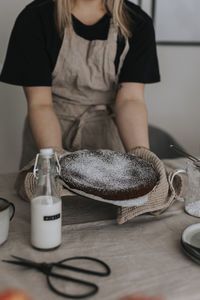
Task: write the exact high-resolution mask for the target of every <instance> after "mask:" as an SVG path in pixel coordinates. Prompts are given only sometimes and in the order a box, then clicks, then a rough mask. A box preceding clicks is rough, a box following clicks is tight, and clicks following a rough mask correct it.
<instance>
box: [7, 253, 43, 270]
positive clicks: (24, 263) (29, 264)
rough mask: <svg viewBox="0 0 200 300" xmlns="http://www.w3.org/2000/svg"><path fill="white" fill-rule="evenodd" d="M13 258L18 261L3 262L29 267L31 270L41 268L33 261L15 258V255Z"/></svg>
mask: <svg viewBox="0 0 200 300" xmlns="http://www.w3.org/2000/svg"><path fill="white" fill-rule="evenodd" d="M11 256H12V257H13V258H15V259H16V260H7V259H4V260H2V261H3V262H6V263H10V264H14V265H19V266H24V267H29V268H37V267H38V266H39V264H38V263H35V262H33V261H31V260H28V259H24V258H22V257H18V256H15V255H11Z"/></svg>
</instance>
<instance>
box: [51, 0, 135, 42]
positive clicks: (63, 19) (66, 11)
mask: <svg viewBox="0 0 200 300" xmlns="http://www.w3.org/2000/svg"><path fill="white" fill-rule="evenodd" d="M53 1H54V2H55V21H56V25H57V28H58V31H59V34H60V36H62V35H63V33H64V30H65V28H67V31H68V33H69V35H70V32H71V29H72V16H71V11H72V3H73V2H74V0H53ZM103 6H104V8H105V10H106V11H107V12H109V13H110V15H111V16H112V18H113V21H114V24H115V25H116V26H117V27H118V28H119V29H120V33H121V34H122V35H123V36H125V37H131V35H132V34H131V30H130V24H131V18H130V14H129V8H128V7H127V5H126V4H125V2H124V0H103Z"/></svg>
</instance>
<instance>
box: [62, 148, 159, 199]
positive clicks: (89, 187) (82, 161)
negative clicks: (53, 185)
mask: <svg viewBox="0 0 200 300" xmlns="http://www.w3.org/2000/svg"><path fill="white" fill-rule="evenodd" d="M60 165H61V179H62V180H63V181H64V183H65V184H66V186H67V187H68V188H69V189H71V190H73V191H74V190H75V191H80V192H83V193H84V194H86V195H87V194H89V195H94V196H97V197H101V198H103V199H107V200H118V201H123V200H128V199H134V198H138V197H141V196H144V195H146V194H148V193H149V192H150V191H151V190H152V189H153V188H154V186H155V185H156V183H157V180H158V176H157V173H156V171H155V170H154V168H153V166H152V165H151V164H150V163H148V162H146V161H145V160H143V159H141V158H139V157H136V156H133V155H131V154H128V153H121V152H117V151H112V150H107V149H100V150H86V149H84V150H78V151H75V152H73V153H71V154H68V155H64V156H63V157H61V159H60Z"/></svg>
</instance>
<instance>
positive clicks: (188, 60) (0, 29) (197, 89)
mask: <svg viewBox="0 0 200 300" xmlns="http://www.w3.org/2000/svg"><path fill="white" fill-rule="evenodd" d="M174 1H175V0H174ZM29 2H30V1H29V0H15V1H13V0H1V2H0V40H1V43H0V64H1V65H2V64H3V61H4V58H5V53H6V49H7V44H8V39H9V36H10V32H11V28H12V26H13V23H14V20H15V18H16V16H17V14H18V13H19V11H21V9H22V8H23V7H24V6H25V5H26V4H27V3H29ZM144 4H145V9H147V11H148V10H149V2H148V0H145V1H144ZM199 50H200V48H199V47H196V48H195V47H161V46H159V47H158V55H159V61H160V70H161V76H162V82H161V83H159V84H150V85H148V86H147V87H146V103H147V106H148V110H149V121H150V123H151V124H154V125H156V126H159V127H161V128H162V129H165V130H167V131H168V132H169V133H171V134H172V135H173V136H174V137H175V138H176V139H177V140H178V142H179V143H180V144H182V145H183V146H184V147H185V148H186V150H188V151H190V152H192V153H193V154H197V155H200V130H199V127H200V122H199V114H200V55H199ZM25 114H26V100H25V97H24V95H23V92H22V88H21V87H16V86H11V85H6V84H3V83H0V141H1V147H0V173H5V172H13V171H16V170H17V168H18V164H19V158H20V153H21V142H22V140H21V135H22V127H23V122H24V118H25Z"/></svg>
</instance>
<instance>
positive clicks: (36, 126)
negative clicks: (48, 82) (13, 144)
mask: <svg viewBox="0 0 200 300" xmlns="http://www.w3.org/2000/svg"><path fill="white" fill-rule="evenodd" d="M24 92H25V95H26V98H27V103H28V117H29V124H30V128H31V132H32V135H33V138H34V140H35V143H36V145H37V148H38V149H41V148H49V147H59V148H62V133H61V128H60V123H59V120H58V118H57V115H56V113H55V111H54V107H53V102H52V90H51V87H47V86H43V87H42V86H41V87H24Z"/></svg>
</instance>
